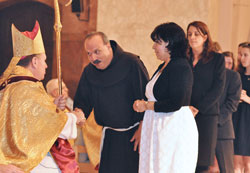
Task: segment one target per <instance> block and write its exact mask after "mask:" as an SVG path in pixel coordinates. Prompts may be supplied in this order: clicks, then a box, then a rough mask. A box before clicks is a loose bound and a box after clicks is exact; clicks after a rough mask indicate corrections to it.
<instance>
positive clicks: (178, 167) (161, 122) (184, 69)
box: [133, 23, 198, 173]
mask: <svg viewBox="0 0 250 173" xmlns="http://www.w3.org/2000/svg"><path fill="white" fill-rule="evenodd" d="M151 38H152V40H153V41H154V45H153V49H154V50H155V54H156V56H157V58H158V59H159V60H161V61H163V63H162V64H161V65H160V66H159V67H158V69H157V70H156V72H155V74H154V75H153V77H152V79H151V80H150V82H149V83H148V84H147V87H146V96H147V99H148V101H144V100H136V101H135V103H134V105H133V107H134V110H135V111H137V112H144V111H145V115H144V119H143V125H142V132H141V144H140V162H139V172H140V173H145V172H146V173H154V172H157V173H166V172H169V173H175V172H185V173H193V172H194V171H195V167H196V161H197V155H198V133H197V127H196V123H195V120H194V117H193V114H192V112H191V110H190V109H189V107H188V106H189V104H190V99H191V92H192V85H193V74H192V69H191V67H190V65H189V63H188V61H187V58H186V50H187V40H186V38H185V33H184V31H183V30H182V28H181V27H179V26H178V25H177V24H175V23H164V24H161V25H159V26H157V27H156V28H155V29H154V31H153V32H152V34H151Z"/></svg>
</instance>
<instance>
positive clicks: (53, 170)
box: [31, 112, 77, 173]
mask: <svg viewBox="0 0 250 173" xmlns="http://www.w3.org/2000/svg"><path fill="white" fill-rule="evenodd" d="M66 114H67V116H68V120H67V122H66V124H65V126H64V128H63V130H62V132H61V133H60V135H59V137H60V138H63V139H75V138H76V137H77V126H76V121H77V119H76V116H75V115H74V114H72V113H69V112H67V113H66ZM60 172H61V171H60V169H59V168H58V166H57V164H56V163H55V161H54V159H53V158H52V156H51V155H50V154H49V153H48V154H47V156H45V157H44V159H43V160H42V161H41V162H40V163H39V165H37V166H36V167H35V168H34V169H32V171H31V173H60Z"/></svg>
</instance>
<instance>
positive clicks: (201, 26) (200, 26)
mask: <svg viewBox="0 0 250 173" xmlns="http://www.w3.org/2000/svg"><path fill="white" fill-rule="evenodd" d="M190 26H193V27H195V28H196V29H197V30H198V32H199V33H200V34H201V35H207V40H206V41H205V43H204V45H203V50H202V53H201V55H200V57H201V58H202V60H203V62H204V63H207V62H208V61H209V60H211V59H212V58H213V56H212V52H213V41H212V38H211V35H210V32H209V30H208V27H207V25H206V24H205V23H203V22H201V21H194V22H191V23H190V24H189V25H188V27H187V32H188V29H189V28H190ZM187 54H188V58H189V59H190V58H192V57H193V52H192V48H191V47H190V46H189V49H188V53H187Z"/></svg>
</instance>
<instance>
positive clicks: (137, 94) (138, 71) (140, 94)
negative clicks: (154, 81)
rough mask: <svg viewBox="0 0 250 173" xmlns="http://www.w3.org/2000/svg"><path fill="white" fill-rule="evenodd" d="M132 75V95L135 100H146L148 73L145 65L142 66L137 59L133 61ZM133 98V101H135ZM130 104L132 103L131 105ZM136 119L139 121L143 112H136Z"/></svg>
mask: <svg viewBox="0 0 250 173" xmlns="http://www.w3.org/2000/svg"><path fill="white" fill-rule="evenodd" d="M133 69H134V70H133V71H134V72H133V74H132V75H133V77H132V80H133V81H132V85H133V86H132V87H133V95H134V99H135V100H138V99H139V100H141V99H144V100H147V99H146V96H145V90H146V85H147V83H148V80H149V75H148V71H147V69H146V67H145V66H144V64H143V62H142V61H141V60H139V59H138V61H137V62H136V63H135V67H134V68H133ZM135 100H134V101H135ZM131 106H132V105H131ZM135 114H137V115H136V116H135V117H136V121H141V120H142V119H143V116H144V113H137V112H135Z"/></svg>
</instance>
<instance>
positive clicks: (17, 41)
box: [0, 21, 45, 85]
mask: <svg viewBox="0 0 250 173" xmlns="http://www.w3.org/2000/svg"><path fill="white" fill-rule="evenodd" d="M11 30H12V44H13V57H12V59H11V61H10V63H9V65H8V67H7V68H6V69H5V71H4V72H3V74H2V76H0V85H1V84H2V83H3V82H6V80H7V79H8V77H9V76H10V74H11V73H12V71H13V69H14V68H15V66H16V65H17V63H18V62H19V60H20V59H24V58H25V57H26V56H28V55H33V54H41V53H45V50H44V46H43V39H42V34H41V31H40V26H39V23H38V21H36V24H35V26H34V28H33V30H32V31H31V32H29V31H24V32H20V31H19V30H18V29H17V28H16V27H15V26H14V24H12V28H11Z"/></svg>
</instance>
